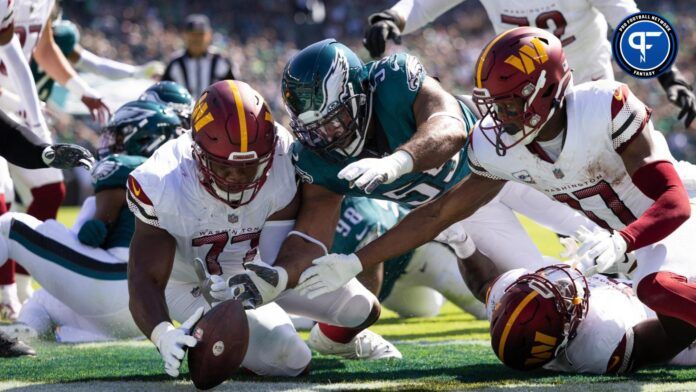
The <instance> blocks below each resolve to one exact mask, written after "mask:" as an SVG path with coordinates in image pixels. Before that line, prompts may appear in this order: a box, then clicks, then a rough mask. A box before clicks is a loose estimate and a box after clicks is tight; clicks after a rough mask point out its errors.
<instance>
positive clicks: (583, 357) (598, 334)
mask: <svg viewBox="0 0 696 392" xmlns="http://www.w3.org/2000/svg"><path fill="white" fill-rule="evenodd" d="M477 262H478V263H481V261H474V262H473V263H472V264H469V265H467V266H466V267H465V268H464V270H465V273H464V275H465V277H466V280H467V283H469V284H470V285H471V287H473V288H474V290H475V291H476V292H477V294H478V296H479V297H480V298H482V299H484V297H485V301H486V312H487V316H488V319H489V320H490V322H491V325H490V332H491V345H492V348H493V351H494V352H495V354H496V356H497V357H498V359H500V361H501V362H503V363H504V364H505V365H507V366H510V367H512V368H514V369H518V370H533V369H537V368H539V367H544V368H545V369H549V370H555V371H563V372H570V373H595V374H605V373H607V374H623V373H629V372H633V371H636V370H639V369H641V368H644V367H647V366H650V365H657V364H665V363H670V364H675V365H694V364H696V350H693V349H692V348H691V347H690V343H691V342H690V341H679V340H678V339H674V337H672V336H669V335H667V334H666V332H665V330H664V329H663V328H662V326H661V325H660V322H659V320H658V319H657V318H656V317H655V313H654V312H653V311H652V310H650V309H649V308H647V307H646V306H645V305H643V304H642V303H641V302H640V301H639V300H638V297H636V294H635V292H634V290H633V287H632V285H631V282H629V281H625V280H618V279H611V278H607V277H606V276H603V275H599V274H597V275H593V276H591V277H589V278H585V276H583V275H582V273H581V272H580V271H579V270H577V269H575V268H573V267H571V266H570V265H567V264H559V265H550V266H547V267H544V268H542V269H539V270H537V271H536V272H532V271H530V270H527V269H524V268H520V269H515V270H511V271H508V272H506V273H504V274H502V275H499V276H496V275H495V273H493V272H492V271H493V269H492V268H491V267H493V266H492V265H485V261H483V262H484V264H478V265H476V264H475V263H477ZM477 288H478V289H477Z"/></svg>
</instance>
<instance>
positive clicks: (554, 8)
mask: <svg viewBox="0 0 696 392" xmlns="http://www.w3.org/2000/svg"><path fill="white" fill-rule="evenodd" d="M463 1H464V0H402V1H400V2H399V3H397V4H396V5H394V7H393V9H394V10H395V11H397V13H399V15H402V16H406V27H405V29H404V33H405V34H408V33H410V32H412V31H414V30H416V29H419V28H421V27H423V26H425V24H427V23H428V22H431V21H432V20H434V19H435V18H437V17H438V16H439V15H440V14H442V13H444V12H445V11H446V10H448V9H450V8H451V7H453V6H455V5H456V4H459V3H461V2H463ZM481 4H482V5H483V7H484V8H485V9H486V13H488V18H489V19H490V20H491V23H492V24H493V28H494V29H495V32H496V34H500V33H502V32H503V31H506V30H509V29H511V28H514V27H518V26H533V27H539V28H542V29H545V30H548V31H549V32H551V33H552V34H554V35H555V36H556V37H558V38H559V39H560V40H561V42H562V43H563V49H564V50H565V53H566V58H567V59H568V64H570V67H571V68H572V69H573V77H574V79H575V81H576V82H577V83H582V82H587V81H591V80H598V79H613V78H614V76H613V75H614V74H613V71H612V68H611V45H610V43H609V41H608V40H607V22H608V23H609V25H611V26H612V28H613V27H615V26H616V25H617V24H619V23H620V22H621V21H622V20H623V19H624V18H625V17H627V16H628V15H631V14H633V13H636V12H638V11H639V10H638V7H637V6H636V3H635V2H634V1H633V0H481Z"/></svg>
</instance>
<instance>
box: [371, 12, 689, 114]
mask: <svg viewBox="0 0 696 392" xmlns="http://www.w3.org/2000/svg"><path fill="white" fill-rule="evenodd" d="M463 1H464V0H427V1H426V0H401V1H399V2H398V3H396V4H394V6H392V7H391V8H389V9H386V10H384V11H382V12H379V13H376V14H372V15H370V17H369V18H368V23H369V24H370V27H369V28H368V30H367V31H366V32H365V39H364V40H363V43H364V45H365V47H366V48H367V49H368V50H369V52H370V55H371V56H372V57H374V58H378V57H381V56H382V53H384V48H385V44H386V40H387V39H391V40H394V41H395V42H397V43H400V42H401V35H402V34H409V33H412V32H414V31H416V30H418V29H420V28H421V27H423V26H425V25H426V24H428V23H430V22H431V21H433V20H435V19H436V18H437V17H438V16H440V15H442V14H443V13H445V12H447V10H449V9H450V8H452V7H454V6H455V5H457V4H459V3H462V2H463ZM481 4H482V5H483V7H484V8H485V9H486V12H487V13H488V18H489V19H490V20H491V23H492V24H493V28H494V29H495V32H496V34H500V33H502V32H503V31H505V30H507V29H510V28H512V27H514V26H536V27H538V28H542V29H546V30H547V31H549V32H550V33H552V34H554V35H555V36H556V37H557V38H558V39H560V40H561V43H562V45H563V49H564V50H565V52H566V56H567V58H568V64H569V65H570V67H571V68H573V78H574V79H575V81H576V82H577V83H578V84H579V83H584V82H589V81H592V80H599V79H607V80H614V71H613V69H612V66H611V46H610V44H609V41H607V39H606V37H607V22H608V24H609V25H610V26H611V27H612V28H615V27H616V26H617V25H618V24H619V23H621V21H623V19H624V18H626V17H628V16H629V15H631V14H634V13H636V12H640V10H639V9H638V7H637V6H636V3H635V1H633V0H609V1H607V0H584V1H576V0H561V1H549V0H534V1H525V2H519V3H510V2H509V1H503V0H481ZM657 79H658V81H659V82H660V85H661V86H662V88H663V89H664V90H665V92H666V93H667V99H668V100H669V101H670V102H672V103H673V104H674V105H676V106H678V107H679V108H680V109H681V111H680V112H679V115H678V119H679V120H682V119H683V120H684V126H685V127H686V128H689V126H690V125H691V123H692V122H693V120H694V118H696V97H695V96H694V93H693V92H692V87H691V84H689V82H687V81H686V79H685V78H684V76H683V75H682V74H681V72H679V70H678V69H677V68H676V66H674V67H672V69H671V70H669V71H668V72H665V73H663V74H662V75H660V76H659V77H658V78H657Z"/></svg>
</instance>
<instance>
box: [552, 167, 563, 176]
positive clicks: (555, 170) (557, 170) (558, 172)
mask: <svg viewBox="0 0 696 392" xmlns="http://www.w3.org/2000/svg"><path fill="white" fill-rule="evenodd" d="M553 175H554V177H556V178H558V179H561V178H563V177H565V174H563V171H562V170H561V169H559V168H555V169H553Z"/></svg>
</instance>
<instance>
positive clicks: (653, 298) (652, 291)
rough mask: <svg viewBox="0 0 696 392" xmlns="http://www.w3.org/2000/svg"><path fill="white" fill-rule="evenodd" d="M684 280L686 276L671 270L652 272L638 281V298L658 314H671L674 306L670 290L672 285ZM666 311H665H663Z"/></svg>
mask: <svg viewBox="0 0 696 392" xmlns="http://www.w3.org/2000/svg"><path fill="white" fill-rule="evenodd" d="M684 282H686V278H685V277H683V276H681V275H678V274H675V273H672V272H666V271H661V272H654V273H652V274H650V275H647V276H646V277H644V278H643V279H641V280H640V282H639V283H638V287H637V289H636V294H637V295H638V299H640V301H641V302H643V303H644V304H645V305H647V306H648V307H649V308H650V309H652V310H654V311H655V313H658V314H671V312H670V311H668V310H670V308H671V307H673V306H674V302H673V301H672V291H674V290H673V288H672V287H673V286H674V285H679V284H680V283H684ZM665 311H667V312H665Z"/></svg>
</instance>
